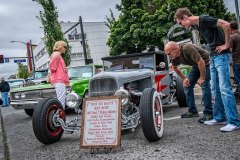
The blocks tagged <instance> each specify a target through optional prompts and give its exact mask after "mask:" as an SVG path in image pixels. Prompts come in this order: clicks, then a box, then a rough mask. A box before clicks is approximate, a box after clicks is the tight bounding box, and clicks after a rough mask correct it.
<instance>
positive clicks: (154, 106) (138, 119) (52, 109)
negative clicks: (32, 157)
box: [33, 52, 186, 144]
mask: <svg viewBox="0 0 240 160" xmlns="http://www.w3.org/2000/svg"><path fill="white" fill-rule="evenodd" d="M102 60H103V66H104V68H105V69H106V70H105V71H104V72H101V73H99V74H96V75H94V76H93V77H92V78H91V79H90V82H89V91H88V94H89V96H90V97H101V98H102V99H103V100H104V96H120V97H121V102H122V105H121V106H122V107H121V110H122V111H121V117H122V120H121V122H122V125H121V126H122V127H121V129H122V130H130V129H131V130H135V128H136V127H138V126H139V125H140V124H141V127H142V130H143V133H144V135H145V137H146V138H147V139H148V140H149V141H157V140H159V139H160V138H161V137H162V135H163V110H162V106H163V105H167V104H171V103H173V102H174V101H175V100H176V99H177V100H178V104H179V106H180V107H185V106H186V97H185V94H184V91H183V86H182V85H183V84H182V79H181V78H180V77H178V76H176V75H174V72H169V65H168V64H169V63H168V57H167V56H166V55H165V54H164V53H163V52H148V53H136V54H128V55H122V56H115V57H105V58H102ZM102 99H101V100H102ZM64 112H65V111H64V110H63V108H62V106H61V103H60V102H59V101H58V100H56V99H54V98H50V99H49V98H48V99H44V100H42V101H41V102H40V103H38V107H36V110H35V111H34V115H33V130H34V134H35V136H36V137H37V139H38V140H39V141H40V142H42V143H44V144H51V143H54V142H56V141H58V140H59V139H60V138H61V136H62V134H63V131H66V132H68V133H69V132H74V131H75V130H79V129H80V125H79V124H78V123H80V121H81V119H80V118H79V117H80V116H78V117H76V118H75V119H74V120H72V121H71V122H66V121H65V114H64ZM76 112H77V113H81V108H77V109H76ZM50 115H51V117H53V118H50V119H49V118H48V117H49V116H50ZM41 126H46V127H41Z"/></svg>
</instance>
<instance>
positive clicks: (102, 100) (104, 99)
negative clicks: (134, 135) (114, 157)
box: [80, 96, 122, 149]
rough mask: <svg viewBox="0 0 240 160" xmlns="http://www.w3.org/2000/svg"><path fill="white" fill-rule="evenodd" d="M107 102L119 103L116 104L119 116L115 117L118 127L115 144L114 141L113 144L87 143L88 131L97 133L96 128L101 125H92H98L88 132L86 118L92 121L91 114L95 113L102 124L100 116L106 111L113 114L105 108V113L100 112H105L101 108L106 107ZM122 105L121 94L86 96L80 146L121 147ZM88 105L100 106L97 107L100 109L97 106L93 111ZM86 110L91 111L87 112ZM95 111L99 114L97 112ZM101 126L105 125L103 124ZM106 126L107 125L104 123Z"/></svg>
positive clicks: (94, 147) (93, 147)
mask: <svg viewBox="0 0 240 160" xmlns="http://www.w3.org/2000/svg"><path fill="white" fill-rule="evenodd" d="M107 102H113V103H117V104H116V105H117V108H116V115H117V117H116V119H115V120H116V128H115V129H116V131H115V133H116V135H115V139H114V141H113V142H114V144H113V143H112V144H104V143H100V144H97V143H96V144H94V143H91V144H86V142H87V141H86V140H85V139H86V136H87V135H88V133H91V134H92V133H95V134H96V135H97V129H96V128H98V127H99V125H97V127H96V125H92V127H93V128H94V127H96V128H95V129H94V131H93V132H88V133H86V132H87V129H86V126H85V125H86V120H88V121H91V118H89V115H90V114H93V113H94V114H95V118H96V119H97V118H99V122H100V124H102V123H103V122H102V119H100V116H103V115H105V113H106V112H107V115H111V113H113V112H111V111H110V112H111V113H110V112H108V111H107V110H104V114H99V113H103V112H101V111H100V110H101V109H105V107H106V106H107V105H106V104H107ZM90 104H93V105H95V106H91V105H90ZM99 104H100V105H99ZM101 104H103V105H101ZM96 105H99V106H96ZM121 105H122V104H121V98H120V97H119V96H106V97H93V98H86V99H85V98H84V99H83V112H82V125H81V134H80V148H92V149H96V148H119V147H120V145H121ZM86 106H87V107H100V108H97V109H100V110H95V109H96V108H94V111H93V109H92V108H91V110H92V111H89V110H88V109H87V108H86ZM104 106H105V107H104ZM109 106H110V105H109ZM109 106H108V107H109ZM86 111H89V112H88V113H86ZM95 111H96V112H97V113H98V114H96V112H95ZM105 111H106V112H105ZM87 114H89V115H87ZM86 118H88V119H86ZM92 120H93V119H92ZM93 121H94V120H93ZM96 122H98V121H96ZM96 122H93V123H94V124H95V123H96ZM113 122H115V121H114V120H113ZM88 124H89V123H88ZM104 124H105V123H104ZM101 126H103V125H101ZM104 126H106V125H104ZM102 128H104V127H102ZM102 128H101V127H100V130H101V131H102ZM108 130H109V128H108ZM95 131H96V132H95ZM101 131H98V132H101ZM103 135H104V134H103ZM103 135H100V136H103ZM91 138H92V137H91ZM94 138H96V137H94ZM96 139H98V138H96ZM91 140H92V139H91ZM92 141H93V140H92ZM96 141H97V140H96Z"/></svg>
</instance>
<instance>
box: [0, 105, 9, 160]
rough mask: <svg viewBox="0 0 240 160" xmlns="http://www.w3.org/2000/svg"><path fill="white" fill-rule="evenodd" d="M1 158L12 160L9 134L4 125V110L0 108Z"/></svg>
mask: <svg viewBox="0 0 240 160" xmlns="http://www.w3.org/2000/svg"><path fill="white" fill-rule="evenodd" d="M0 123H1V127H0V136H1V137H0V158H1V159H4V160H10V155H9V147H8V143H7V134H6V131H5V128H4V124H3V116H2V109H1V108H0Z"/></svg>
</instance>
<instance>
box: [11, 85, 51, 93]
mask: <svg viewBox="0 0 240 160" xmlns="http://www.w3.org/2000/svg"><path fill="white" fill-rule="evenodd" d="M48 88H53V86H52V85H51V84H49V83H48V84H39V85H33V86H26V87H20V88H12V89H11V92H22V91H31V90H40V89H48Z"/></svg>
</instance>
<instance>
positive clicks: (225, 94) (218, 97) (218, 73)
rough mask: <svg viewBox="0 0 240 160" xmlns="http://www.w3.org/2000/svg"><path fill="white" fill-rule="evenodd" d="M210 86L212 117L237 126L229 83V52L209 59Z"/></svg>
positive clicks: (237, 121)
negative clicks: (212, 97)
mask: <svg viewBox="0 0 240 160" xmlns="http://www.w3.org/2000/svg"><path fill="white" fill-rule="evenodd" d="M210 61H211V62H210V70H211V87H212V94H213V96H214V111H213V118H214V119H215V120H216V121H219V122H220V121H226V120H227V123H228V124H232V125H235V126H239V125H240V122H239V120H238V112H237V108H236V101H235V97H234V94H233V90H232V86H231V83H230V64H229V63H230V54H221V55H217V56H212V57H211V60H210Z"/></svg>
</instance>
